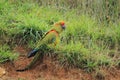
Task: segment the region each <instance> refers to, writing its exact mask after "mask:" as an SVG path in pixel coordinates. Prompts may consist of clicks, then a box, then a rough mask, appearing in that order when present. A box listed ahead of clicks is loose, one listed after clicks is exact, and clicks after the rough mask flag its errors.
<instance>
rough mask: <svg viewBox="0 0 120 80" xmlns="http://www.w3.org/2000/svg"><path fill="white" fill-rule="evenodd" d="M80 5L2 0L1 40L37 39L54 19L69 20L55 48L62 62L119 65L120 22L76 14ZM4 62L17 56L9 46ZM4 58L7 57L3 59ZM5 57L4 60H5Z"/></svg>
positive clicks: (90, 66) (9, 42)
mask: <svg viewBox="0 0 120 80" xmlns="http://www.w3.org/2000/svg"><path fill="white" fill-rule="evenodd" d="M77 13H78V9H68V8H65V7H64V8H63V7H62V8H60V7H55V6H39V5H38V4H37V3H35V2H33V1H32V0H31V1H23V2H21V1H15V2H14V1H7V0H2V1H0V20H1V21H0V44H1V45H4V44H7V46H8V47H9V46H12V47H14V46H16V45H17V46H19V45H27V46H28V47H31V48H32V47H33V46H35V45H34V43H35V42H36V41H37V40H39V39H40V38H41V37H42V35H43V34H44V33H45V32H46V31H47V30H49V29H50V28H51V27H52V25H53V23H54V22H57V21H59V20H64V21H66V26H67V29H66V31H65V32H63V33H62V34H61V40H62V41H61V43H60V45H58V48H57V49H56V50H55V53H57V55H58V60H59V62H60V63H61V65H63V66H68V67H78V68H82V69H85V70H87V71H89V72H90V71H93V70H95V69H96V68H99V67H100V66H106V67H112V66H120V59H119V56H120V54H119V47H120V23H117V22H111V23H109V24H108V23H107V22H106V21H104V22H99V20H98V17H95V16H94V15H93V16H91V15H90V14H87V13H86V14H84V12H81V14H77ZM2 48H3V47H1V50H0V51H1V53H0V55H1V56H2V58H1V62H3V61H4V60H6V57H7V59H8V58H9V59H14V58H15V56H14V55H13V53H11V50H10V49H7V48H6V47H5V48H4V49H5V50H4V49H3V50H2ZM3 58H5V59H3ZM2 59H3V61H2Z"/></svg>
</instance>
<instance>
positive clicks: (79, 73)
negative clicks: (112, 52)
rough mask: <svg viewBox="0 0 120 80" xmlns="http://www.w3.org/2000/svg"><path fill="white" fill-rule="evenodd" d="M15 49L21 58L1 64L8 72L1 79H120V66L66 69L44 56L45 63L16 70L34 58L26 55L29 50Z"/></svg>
mask: <svg viewBox="0 0 120 80" xmlns="http://www.w3.org/2000/svg"><path fill="white" fill-rule="evenodd" d="M14 51H16V52H19V53H20V54H21V55H20V56H19V58H18V59H17V60H16V61H14V62H13V63H12V62H6V63H4V64H0V67H1V68H3V69H5V71H6V74H4V75H3V76H1V77H0V80H120V68H110V69H105V68H101V69H100V70H98V71H96V72H94V71H93V72H91V73H87V72H85V71H84V70H81V69H77V68H71V69H66V68H64V67H62V66H61V65H59V63H58V62H57V60H55V59H54V58H51V57H47V56H45V57H44V60H43V63H41V64H40V63H38V64H37V65H36V66H34V67H33V68H32V69H30V70H28V71H24V72H16V69H21V68H24V67H25V66H26V65H27V64H29V62H30V61H31V60H32V58H31V59H28V58H27V57H26V56H25V55H26V54H27V52H28V51H29V50H26V49H25V48H22V47H16V48H15V49H14Z"/></svg>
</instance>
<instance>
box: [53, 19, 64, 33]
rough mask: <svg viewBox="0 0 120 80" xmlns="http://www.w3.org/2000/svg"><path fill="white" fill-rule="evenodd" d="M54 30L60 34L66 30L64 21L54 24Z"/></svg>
mask: <svg viewBox="0 0 120 80" xmlns="http://www.w3.org/2000/svg"><path fill="white" fill-rule="evenodd" d="M54 29H55V30H56V31H58V32H59V33H61V32H62V31H63V30H65V29H66V26H65V22H64V21H59V22H57V23H55V24H54Z"/></svg>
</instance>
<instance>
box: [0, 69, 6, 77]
mask: <svg viewBox="0 0 120 80" xmlns="http://www.w3.org/2000/svg"><path fill="white" fill-rule="evenodd" d="M5 73H6V72H5V69H3V68H1V67H0V78H1V77H2V76H3V75H4V74H5Z"/></svg>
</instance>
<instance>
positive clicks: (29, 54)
mask: <svg viewBox="0 0 120 80" xmlns="http://www.w3.org/2000/svg"><path fill="white" fill-rule="evenodd" d="M38 51H39V50H38V49H34V50H32V51H31V52H29V53H28V55H27V57H28V58H30V57H33V56H34V55H35V54H36V53H37V52H38Z"/></svg>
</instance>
